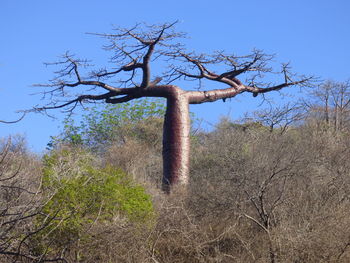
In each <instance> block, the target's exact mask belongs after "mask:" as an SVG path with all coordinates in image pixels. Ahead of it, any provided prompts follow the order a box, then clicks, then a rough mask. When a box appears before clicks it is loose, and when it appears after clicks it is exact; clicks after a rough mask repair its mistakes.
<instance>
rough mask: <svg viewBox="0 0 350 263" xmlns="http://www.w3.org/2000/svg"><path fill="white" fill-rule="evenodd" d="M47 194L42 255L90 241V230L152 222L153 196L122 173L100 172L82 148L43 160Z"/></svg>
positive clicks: (40, 241) (42, 219)
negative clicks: (102, 225)
mask: <svg viewBox="0 0 350 263" xmlns="http://www.w3.org/2000/svg"><path fill="white" fill-rule="evenodd" d="M43 193H44V194H45V195H46V197H47V198H48V199H47V202H46V203H45V205H44V206H43V210H42V211H43V215H42V216H40V217H39V218H38V224H40V225H42V224H43V223H45V222H47V227H45V228H44V229H43V230H42V231H41V232H40V233H39V234H38V235H36V243H37V247H36V249H38V250H39V251H38V252H40V253H43V249H47V248H49V250H53V251H55V252H58V249H63V248H64V247H65V246H66V245H67V244H71V243H74V242H76V241H78V240H79V242H84V241H88V240H89V239H90V238H91V237H90V235H89V229H90V228H91V227H92V226H93V225H94V224H97V223H102V224H115V223H117V224H121V225H123V224H135V225H143V224H148V223H150V222H151V221H152V218H153V215H154V213H153V205H152V202H151V198H150V196H149V195H148V194H146V193H145V190H144V188H143V187H142V186H141V185H137V184H135V183H134V182H133V181H132V180H131V179H130V178H129V177H128V176H127V175H126V174H125V173H124V172H123V171H121V170H120V169H117V168H114V167H112V166H107V167H105V168H98V167H96V165H94V160H93V158H92V156H90V155H89V154H87V153H86V152H83V151H82V150H74V149H69V150H61V151H55V152H53V153H51V154H49V155H47V156H45V157H44V169H43Z"/></svg>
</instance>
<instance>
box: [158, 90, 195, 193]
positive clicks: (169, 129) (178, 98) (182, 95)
mask: <svg viewBox="0 0 350 263" xmlns="http://www.w3.org/2000/svg"><path fill="white" fill-rule="evenodd" d="M189 157H190V117H189V103H188V97H187V94H186V92H184V91H182V90H181V89H173V90H172V92H171V95H170V96H168V97H167V110H166V114H165V119H164V128H163V182H162V183H163V185H162V187H163V190H164V191H165V192H167V193H169V192H170V190H171V189H170V188H171V186H173V185H175V184H176V185H178V184H185V185H186V184H187V183H188V176H189V175H188V174H189Z"/></svg>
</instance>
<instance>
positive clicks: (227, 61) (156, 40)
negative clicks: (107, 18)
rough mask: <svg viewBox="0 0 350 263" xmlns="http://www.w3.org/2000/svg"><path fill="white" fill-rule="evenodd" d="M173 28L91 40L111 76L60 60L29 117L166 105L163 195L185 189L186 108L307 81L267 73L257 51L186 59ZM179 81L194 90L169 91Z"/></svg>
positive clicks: (285, 68)
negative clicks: (153, 102) (152, 100)
mask: <svg viewBox="0 0 350 263" xmlns="http://www.w3.org/2000/svg"><path fill="white" fill-rule="evenodd" d="M175 24H176V22H175V23H165V24H162V25H150V26H149V25H144V24H137V25H136V26H135V27H132V28H130V29H125V28H116V29H115V33H113V34H95V35H98V36H101V37H104V38H106V39H108V40H109V41H110V44H109V45H108V46H105V49H106V50H109V51H111V52H113V55H112V57H111V60H110V62H111V64H112V65H113V66H112V67H111V69H107V68H103V69H98V70H94V71H91V72H87V70H86V67H89V66H91V65H89V62H88V61H87V60H82V59H77V58H75V56H73V55H71V54H69V53H66V54H65V55H64V56H63V57H62V60H61V61H59V62H56V63H51V64H54V65H56V66H60V67H61V68H60V70H58V71H57V72H55V73H56V77H55V78H54V79H52V80H51V82H50V83H49V84H44V85H39V86H41V87H45V88H48V90H46V91H45V92H44V95H45V96H47V97H49V102H48V104H47V105H46V106H41V107H36V108H35V109H34V110H35V111H45V112H46V111H47V110H51V109H63V108H64V109H65V110H66V111H68V112H72V111H73V110H74V109H75V108H76V107H77V106H78V105H81V104H83V103H88V102H98V101H99V102H105V103H112V104H116V103H123V102H127V101H131V100H134V99H138V98H143V97H161V98H166V100H167V110H166V114H165V121H164V130H163V187H164V190H165V191H166V192H169V191H170V187H171V186H172V185H175V184H177V183H183V184H187V182H188V173H189V154H190V138H189V134H190V117H189V104H200V103H205V102H213V101H216V100H219V99H222V100H223V101H225V100H226V99H228V98H233V97H235V96H236V95H238V94H241V93H244V92H248V93H252V95H253V97H256V96H257V95H258V94H264V93H267V92H270V91H278V90H281V89H282V88H285V87H289V86H307V85H309V84H310V82H312V80H313V78H312V77H305V76H297V75H294V74H291V72H290V67H289V65H288V64H283V65H282V68H281V69H279V70H277V71H275V70H273V69H272V67H270V65H269V62H271V60H272V59H273V56H271V55H267V54H264V53H263V52H261V51H259V50H253V51H252V53H251V54H248V55H245V56H236V55H234V54H227V53H225V52H223V51H217V52H214V53H213V54H196V53H195V52H189V51H186V49H185V47H184V45H183V44H181V43H179V42H177V40H179V39H182V38H184V37H185V34H183V33H179V32H176V31H175V30H174V26H175ZM155 62H157V63H158V64H157V66H158V67H159V66H160V67H162V68H163V70H164V71H163V72H162V73H160V74H152V72H151V69H152V70H153V69H155V68H156V66H155V65H154V67H153V64H154V63H155ZM267 74H271V77H275V76H276V77H277V76H280V78H281V81H280V82H277V83H272V82H271V77H269V76H266V75H267ZM266 77H267V78H266ZM243 78H244V80H243ZM264 79H267V81H264ZM180 80H182V81H183V80H185V81H191V80H197V81H199V88H198V89H197V90H196V89H194V90H190V91H187V90H184V89H182V88H180V87H179V86H177V85H175V84H174V83H175V82H177V81H180ZM204 80H206V81H209V82H208V83H210V81H212V82H217V83H220V84H223V86H224V88H222V89H209V90H204V89H202V88H201V84H202V81H204ZM109 83H111V84H109ZM177 83H183V82H177ZM189 83H190V84H191V82H189ZM112 84H113V85H112ZM186 85H188V84H186ZM192 85H193V84H192Z"/></svg>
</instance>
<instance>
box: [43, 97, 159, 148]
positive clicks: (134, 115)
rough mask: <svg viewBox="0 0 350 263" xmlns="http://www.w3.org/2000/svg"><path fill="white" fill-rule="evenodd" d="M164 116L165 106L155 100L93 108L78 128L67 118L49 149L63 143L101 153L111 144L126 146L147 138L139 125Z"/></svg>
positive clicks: (141, 100)
mask: <svg viewBox="0 0 350 263" xmlns="http://www.w3.org/2000/svg"><path fill="white" fill-rule="evenodd" d="M164 114H165V104H164V102H163V101H161V100H155V99H153V100H151V99H139V100H135V101H133V102H127V103H121V104H106V105H103V106H101V105H100V106H98V107H92V108H90V109H88V110H87V113H86V114H84V115H83V117H82V119H81V121H80V123H79V124H76V123H75V121H74V119H72V118H67V119H66V120H65V121H64V130H63V133H62V134H60V135H59V136H56V137H52V140H51V142H50V143H49V145H48V146H49V148H54V147H55V146H56V145H57V144H60V143H62V142H63V143H68V144H73V145H84V146H87V147H88V148H92V149H99V148H103V147H105V146H106V145H109V144H110V143H111V142H123V141H124V139H125V137H126V136H132V137H138V136H139V135H142V136H143V137H144V135H143V134H142V133H140V130H139V127H137V124H139V123H142V122H145V121H146V120H150V121H151V122H153V121H157V120H159V119H162V118H163V116H164ZM157 123H159V121H158V122H157ZM157 126H159V125H157ZM159 127H160V128H161V126H159ZM142 139H143V138H142V137H141V140H142Z"/></svg>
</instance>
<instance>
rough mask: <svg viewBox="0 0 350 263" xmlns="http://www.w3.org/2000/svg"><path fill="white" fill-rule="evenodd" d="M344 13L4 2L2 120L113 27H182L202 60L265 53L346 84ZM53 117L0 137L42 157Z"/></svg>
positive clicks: (251, 104)
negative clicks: (55, 64)
mask: <svg viewBox="0 0 350 263" xmlns="http://www.w3.org/2000/svg"><path fill="white" fill-rule="evenodd" d="M349 13H350V1H348V0H332V1H330V0H293V1H287V0H285V1H283V0H265V1H262V0H247V1H235V0H216V1H206V0H202V1H196V0H193V1H189V0H186V1H184V0H177V1H165V0H162V1H160V0H156V1H152V0H148V1H144V0H142V1H141V0H133V1H118V0H114V1H112V0H94V1H93V0H69V1H68V0H60V1H58V0H56V1H55V0H50V1H48V0H31V1H27V0H1V1H0V14H1V15H0V33H1V42H0V79H1V82H0V83H1V84H0V100H1V112H0V113H1V115H0V119H3V120H11V119H15V118H16V117H18V115H16V114H15V111H16V110H20V109H28V108H31V107H32V106H34V105H37V104H41V103H42V102H41V101H40V96H32V95H30V94H33V93H35V92H38V91H40V90H39V89H38V88H34V87H32V86H31V85H32V84H34V83H45V82H46V81H47V80H48V79H50V78H51V77H52V76H53V75H52V72H51V69H50V68H46V67H45V66H44V65H43V62H52V61H55V60H57V57H58V56H59V55H60V54H63V53H64V52H65V51H67V50H71V51H72V52H73V53H75V54H77V55H81V56H82V57H86V58H90V57H91V58H95V57H99V55H100V54H101V49H100V47H101V45H102V44H103V42H101V39H99V38H96V37H93V36H91V35H87V34H85V33H86V32H109V31H110V29H111V28H112V25H119V26H123V27H128V26H132V25H134V24H135V23H136V22H147V23H151V24H152V23H163V22H169V21H170V22H171V21H175V20H179V21H180V23H179V25H178V29H179V30H180V31H185V32H187V33H188V34H189V36H191V39H190V40H189V41H188V42H189V43H190V45H191V48H198V50H200V51H201V52H206V51H213V50H214V49H219V50H226V51H228V52H234V53H237V54H245V53H248V52H249V51H250V50H252V49H253V48H258V49H263V50H264V51H265V52H266V53H274V54H276V56H277V57H276V59H277V60H278V61H280V62H288V61H290V62H291V64H292V66H293V70H294V71H295V72H298V73H303V74H313V75H317V76H319V77H321V78H322V79H333V80H336V81H344V80H346V79H348V78H350V70H349V61H350V52H349V49H350V15H349ZM188 85H189V84H187V85H186V87H184V88H188V89H190V88H191V87H190V86H188ZM213 88H215V87H214V86H213ZM295 92H297V90H295ZM292 93H293V92H292ZM257 102H259V101H258V100H256V99H253V98H252V97H251V96H249V97H242V98H237V99H235V100H232V101H231V102H226V103H222V102H216V103H207V104H203V105H197V106H193V107H192V108H191V110H192V111H193V112H195V113H196V115H197V116H198V117H200V118H204V119H205V120H206V121H208V122H210V123H215V122H216V120H218V119H219V117H220V116H222V115H230V116H231V117H232V118H237V117H239V116H241V115H242V114H243V113H244V112H245V111H248V110H253V109H255V108H256V107H257V105H258V103H257ZM57 116H58V119H56V120H52V119H50V118H48V117H46V116H44V115H40V114H31V115H29V116H27V117H26V118H25V119H24V120H22V121H21V122H20V123H18V124H13V125H5V124H0V136H1V137H3V136H7V135H9V134H24V135H25V136H26V137H27V140H28V145H29V147H30V148H31V149H32V150H34V151H36V152H40V151H42V150H43V149H44V148H45V146H46V144H47V142H48V141H49V136H50V135H56V134H57V133H58V132H59V126H60V124H61V120H62V116H61V115H59V114H58V115H57Z"/></svg>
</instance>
